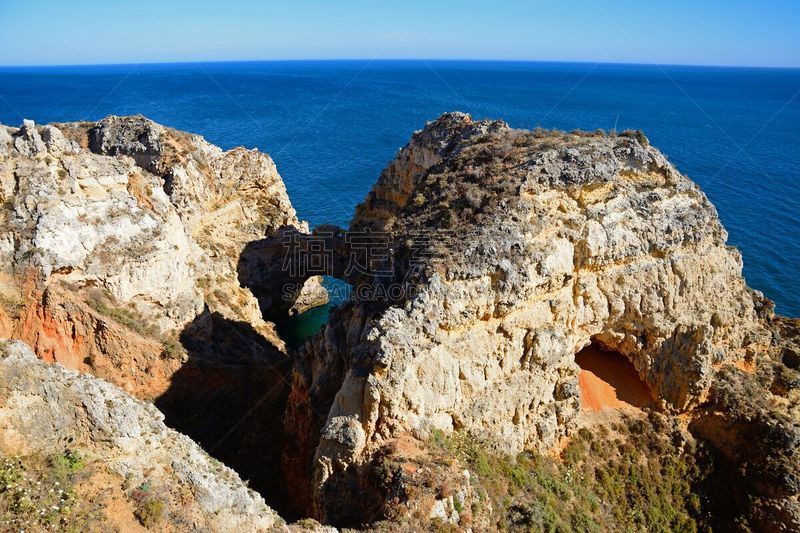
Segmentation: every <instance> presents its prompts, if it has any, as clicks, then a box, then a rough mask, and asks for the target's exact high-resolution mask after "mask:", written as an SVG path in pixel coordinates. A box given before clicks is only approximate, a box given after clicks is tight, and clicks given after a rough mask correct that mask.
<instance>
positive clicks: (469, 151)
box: [285, 114, 798, 524]
mask: <svg viewBox="0 0 800 533" xmlns="http://www.w3.org/2000/svg"><path fill="white" fill-rule="evenodd" d="M350 232H351V233H353V232H355V233H357V234H372V235H375V234H381V235H385V236H387V238H388V242H390V243H391V245H390V246H391V248H390V250H389V251H388V252H387V253H384V254H382V256H381V257H382V260H381V261H379V262H378V263H379V264H378V265H377V266H376V267H375V268H373V269H372V271H371V272H366V273H364V272H360V273H355V274H351V275H350V276H349V277H347V279H348V281H350V282H351V283H352V284H353V285H354V286H355V290H354V292H355V294H356V295H357V298H356V300H355V301H353V302H350V303H348V304H347V305H345V306H343V307H342V308H340V309H338V310H337V311H336V312H335V313H334V314H333V315H332V318H331V320H330V322H329V324H328V325H327V326H326V327H325V329H324V331H323V332H322V333H321V334H320V335H318V336H317V337H315V338H314V339H312V340H311V341H310V342H308V343H307V344H306V345H305V346H304V347H303V348H302V349H301V350H300V354H299V359H298V361H297V363H296V364H295V371H294V378H293V387H292V393H291V397H290V398H291V401H290V403H289V405H288V412H287V428H288V430H289V432H290V433H291V434H292V435H293V438H294V442H295V444H294V445H293V446H292V447H291V449H290V450H289V453H287V456H286V458H285V469H286V470H287V471H288V472H290V476H294V477H296V478H299V479H302V478H304V477H305V479H308V480H309V484H308V485H305V486H302V485H300V492H301V493H302V494H308V495H310V498H309V499H308V501H307V504H308V505H309V508H310V509H312V510H313V512H314V513H315V514H316V515H317V516H318V517H320V518H322V519H325V520H329V521H333V522H334V523H345V524H348V523H355V522H357V521H358V520H359V517H363V516H364V515H370V514H374V515H377V516H380V515H381V513H382V512H384V513H385V510H386V509H385V501H383V500H382V498H383V496H381V494H385V490H384V489H385V487H384V488H383V489H382V488H381V487H380V483H379V482H378V481H376V476H375V469H376V464H377V463H376V460H377V459H376V458H381V460H383V461H384V462H385V458H386V456H387V455H389V456H391V455H392V454H393V453H395V452H393V451H392V450H394V449H396V447H397V442H398V439H404V438H411V439H412V440H414V441H417V442H425V441H427V440H429V439H430V436H431V435H432V434H433V433H435V432H439V431H441V432H445V433H452V432H465V433H468V434H473V435H481V436H489V437H491V440H492V442H493V443H494V446H495V447H496V448H498V449H499V450H501V451H505V452H509V453H517V452H520V451H522V450H538V451H540V452H547V451H548V450H553V449H556V448H557V447H558V446H559V444H560V443H563V442H566V441H567V440H568V439H569V438H570V437H571V436H572V435H574V433H575V430H576V428H577V426H578V423H579V421H580V420H579V419H580V394H581V392H580V387H579V382H578V374H579V368H578V365H577V364H576V360H575V355H576V353H578V352H579V351H580V350H581V349H582V348H584V347H586V346H588V345H590V344H594V345H595V346H598V347H600V348H602V349H604V350H609V351H614V352H617V353H618V354H622V355H623V356H624V357H625V358H627V359H628V360H629V361H630V362H631V363H632V364H633V365H634V367H635V369H636V371H637V372H638V374H639V376H640V379H641V380H642V381H643V382H644V384H645V385H646V386H647V387H648V388H649V390H650V393H651V394H652V396H653V398H654V399H655V400H656V401H657V404H658V405H659V406H660V408H661V410H663V411H664V412H665V413H671V414H672V415H681V414H682V413H684V414H686V416H689V417H694V416H698V417H699V419H703V418H705V416H706V414H707V413H708V410H712V411H714V410H715V409H716V407H714V406H717V405H719V400H718V398H719V389H720V387H722V388H726V387H728V385H725V386H723V385H720V384H722V383H726V384H729V385H730V383H732V382H736V383H737V384H736V385H730V386H729V387H728V388H732V389H736V390H739V391H740V390H741V387H740V384H739V381H740V380H746V379H749V378H748V377H747V373H748V372H750V373H752V372H753V370H752V369H753V368H755V367H758V366H759V365H762V364H763V365H764V366H769V364H771V363H768V362H764V363H762V361H771V359H769V357H768V356H769V355H770V354H772V355H774V354H775V353H777V352H776V350H778V348H777V347H776V346H775V344H774V343H773V337H772V333H771V330H770V324H769V311H768V309H765V307H764V305H763V301H762V299H761V297H760V296H759V295H758V294H756V293H754V292H753V291H751V290H750V289H749V288H748V287H747V285H746V283H745V281H744V279H743V278H742V274H741V272H742V259H741V256H740V254H739V253H738V251H736V250H735V249H733V248H731V247H729V246H727V245H726V239H727V234H726V232H725V230H724V229H723V227H722V226H721V224H720V222H719V219H718V217H717V214H716V211H715V209H714V207H713V206H712V205H711V203H710V202H709V201H708V198H707V197H706V196H705V195H704V194H703V193H702V192H701V191H700V189H699V188H698V187H697V185H695V184H694V183H693V182H691V181H690V180H689V179H688V178H686V177H685V176H683V175H681V174H680V173H679V172H678V171H677V170H676V169H675V168H674V167H673V166H672V165H671V164H670V163H669V162H668V161H667V160H666V158H665V157H664V156H663V155H662V154H661V153H660V152H659V151H658V150H656V149H655V148H653V147H652V146H649V143H648V142H647V139H646V138H645V137H644V136H643V135H641V134H640V133H636V132H630V133H626V134H622V135H607V134H604V133H596V134H595V133H585V132H574V133H572V134H567V133H561V132H550V131H522V130H515V129H512V128H510V127H508V126H507V125H506V124H504V123H503V122H495V121H480V122H479V121H473V120H472V119H471V118H470V117H469V116H466V115H462V114H447V115H444V116H442V117H441V118H440V119H438V120H436V121H435V122H432V123H430V124H428V125H427V126H426V128H425V129H424V130H422V131H421V132H418V133H416V134H415V135H414V136H413V138H412V140H411V142H410V143H409V144H408V145H407V146H406V147H405V148H403V149H402V150H401V151H400V152H399V154H398V156H397V157H396V159H395V160H394V161H393V162H392V163H391V164H390V165H389V166H388V167H387V168H386V170H385V171H384V172H383V174H382V175H381V177H380V179H379V181H378V183H377V184H376V185H375V187H374V188H373V190H372V192H370V194H369V196H368V197H367V199H366V200H365V201H364V202H363V203H362V204H361V205H360V206H359V207H358V208H357V210H356V215H355V217H354V219H353V221H352V223H351V226H350ZM351 252H352V250H351ZM351 257H352V254H351ZM358 295H367V296H366V297H364V298H361V299H359V298H358ZM376 295H378V296H377V297H376ZM770 368H771V367H770ZM741 369H744V371H743V370H741ZM726 376H727V377H726ZM730 376H737V377H736V378H733V377H730ZM742 376H744V377H742ZM758 390H760V391H761V393H760V397H764V402H765V403H768V402H769V401H770V400H768V399H767V396H770V393H769V392H768V391H765V390H764V388H763V387H760V388H758ZM735 396H737V397H742V396H741V395H740V394H738V393H737V394H735ZM751 400H752V398H748V399H747V401H748V402H749V401H751ZM759 401H760V400H759ZM795 401H796V398H795ZM721 410H722V411H725V409H721ZM728 414H729V415H730V414H731V413H728ZM770 416H771V415H770ZM770 416H767V417H765V420H766V419H769V418H770ZM785 420H791V418H787V419H785ZM698 423H700V422H698ZM730 423H731V425H736V422H733V421H730ZM780 427H781V430H780V432H781V433H782V434H783V435H784V436H786V439H788V441H787V440H786V439H784V440H785V442H784V444H782V445H779V446H778V451H775V454H776V455H782V454H784V452H785V453H786V454H787V455H786V457H790V456H791V454H792V451H793V450H796V448H797V440H796V436H797V434H798V433H797V424H796V422H795V423H791V422H790V423H788V425H787V423H783V425H781V426H780ZM718 429H719V431H716V432H712V431H709V434H708V435H707V437H708V438H709V439H710V440H715V439H722V440H724V439H725V438H728V437H722V435H723V434H726V435H730V433H727V430H723V429H720V428H718ZM728 429H730V428H728ZM711 433H713V435H711ZM788 435H793V436H788ZM779 470H780V472H782V473H783V474H782V475H785V476H788V477H787V479H795V480H796V479H797V477H796V476H797V468H796V466H795V467H792V466H791V465H790V464H789V463H786V462H783V463H781V467H780V468H779ZM303 472H305V476H304V475H303V474H302V473H303ZM795 485H796V484H795V483H794V482H793V481H792V482H788V485H785V487H784V488H786V490H785V491H782V492H781V491H779V492H780V495H777V494H775V493H773V494H771V495H770V494H767V493H768V492H769V491H767V493H765V492H763V491H762V492H759V491H758V489H756V492H758V496H759V497H765V498H771V497H774V498H775V499H776V501H780V503H779V504H776V505H778V506H779V507H781V508H782V509H790V511H786V512H787V513H788V514H789V515H791V516H793V517H794V518H793V520H796V519H797V517H798V506H797V487H796V486H795ZM382 491H383V492H382ZM301 497H302V495H300V496H299V498H301ZM353 501H358V502H360V503H361V505H360V507H358V508H355V509H354V508H353V507H352V506H346V505H344V502H353ZM381 506H384V507H383V508H382V507H381Z"/></svg>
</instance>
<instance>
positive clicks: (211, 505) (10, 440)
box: [0, 341, 285, 531]
mask: <svg viewBox="0 0 800 533" xmlns="http://www.w3.org/2000/svg"><path fill="white" fill-rule="evenodd" d="M163 419H164V416H163V415H162V414H161V413H160V412H159V411H158V410H157V409H156V408H155V407H153V406H152V405H151V404H148V403H145V402H142V401H139V400H136V399H134V398H133V397H131V396H130V395H128V394H126V393H124V392H123V391H121V390H119V389H118V388H116V387H114V386H113V385H110V384H109V383H107V382H105V381H102V380H100V379H97V378H95V377H92V376H89V375H86V374H79V373H77V372H74V371H71V370H67V369H65V368H63V367H62V366H60V365H58V364H48V363H45V362H43V361H41V360H38V359H37V358H36V356H35V354H34V353H33V352H32V351H31V350H30V348H28V347H27V346H25V345H24V344H23V343H21V342H18V341H11V342H8V341H0V428H1V429H2V431H0V452H2V453H3V454H4V455H5V456H9V455H15V454H19V455H23V456H24V455H28V454H32V453H43V454H51V453H62V452H63V450H64V446H65V443H69V446H70V447H72V449H74V450H77V451H78V452H79V453H80V454H81V457H83V459H84V460H85V461H87V462H99V463H101V464H102V465H105V466H106V467H107V469H108V473H109V475H110V476H111V480H112V481H106V483H107V484H108V486H96V487H89V488H87V490H88V492H89V493H90V494H92V492H91V491H92V490H94V491H96V493H95V494H94V495H93V497H106V496H107V495H105V496H104V495H103V491H104V490H105V491H108V492H113V491H119V492H121V493H124V489H122V487H123V486H128V487H136V486H139V485H140V484H142V483H147V484H148V486H149V487H150V490H151V491H152V492H153V493H154V494H158V495H159V497H160V498H161V499H162V501H163V503H164V504H165V510H164V514H165V521H166V522H167V523H169V524H174V525H179V524H182V525H181V526H180V528H181V529H183V530H186V531H242V530H246V531H256V530H258V531H265V530H268V529H270V528H285V522H284V521H283V520H282V519H281V518H280V517H279V516H278V515H277V514H276V513H275V512H274V511H273V510H272V509H270V508H269V507H268V506H267V505H266V504H265V503H264V500H263V499H262V498H261V497H260V496H259V495H258V494H256V493H255V492H253V491H252V490H250V489H248V488H247V486H246V485H245V484H244V483H243V482H242V481H241V479H240V478H239V476H237V475H236V473H235V472H233V471H232V470H231V469H229V468H227V467H225V466H223V465H221V464H220V463H219V462H217V461H214V460H213V459H211V457H209V456H208V454H206V453H205V452H204V451H203V450H202V449H201V448H200V447H199V446H198V445H197V444H195V443H194V442H193V441H191V440H190V439H189V438H188V437H186V436H184V435H181V434H180V433H178V432H176V431H174V430H172V429H168V428H167V427H166V426H165V425H164V422H163ZM104 479H106V480H108V477H106V478H104ZM114 480H115V481H114ZM98 494H99V496H98ZM108 512H109V513H110V512H112V510H111V509H109V510H108ZM110 520H112V517H110V516H105V517H103V518H102V519H98V522H96V523H95V526H97V527H102V526H103V525H105V521H110Z"/></svg>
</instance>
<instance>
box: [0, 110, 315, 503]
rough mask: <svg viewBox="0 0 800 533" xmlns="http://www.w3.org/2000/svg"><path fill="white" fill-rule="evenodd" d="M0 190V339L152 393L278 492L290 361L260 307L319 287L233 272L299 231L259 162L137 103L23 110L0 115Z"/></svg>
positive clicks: (177, 422) (171, 420) (269, 491)
mask: <svg viewBox="0 0 800 533" xmlns="http://www.w3.org/2000/svg"><path fill="white" fill-rule="evenodd" d="M0 199H1V200H2V208H0V336H3V337H11V338H16V339H21V340H24V341H25V342H27V343H28V344H29V345H30V346H31V347H32V348H33V350H34V352H35V353H36V354H37V355H38V356H39V357H40V358H43V359H45V360H47V361H55V362H59V363H61V364H62V365H64V366H66V367H68V368H70V369H73V370H79V371H81V372H87V373H91V374H94V375H96V376H99V377H102V378H104V379H107V380H108V381H110V382H111V383H113V384H114V385H117V386H119V387H120V388H122V389H124V390H126V391H128V392H130V393H132V394H133V395H135V396H136V397H138V398H140V399H147V400H154V401H155V402H156V404H157V405H158V407H159V408H160V409H161V410H162V411H163V412H164V413H165V414H166V417H167V423H168V424H169V425H170V426H171V427H173V428H176V429H179V430H180V431H182V432H184V433H186V434H188V435H190V436H191V437H192V438H193V439H195V440H196V441H198V442H199V443H200V444H202V445H203V446H205V447H206V448H207V449H208V450H209V451H210V452H211V453H213V454H214V455H215V457H217V458H220V459H222V460H224V461H225V462H226V464H228V465H229V466H232V467H234V468H236V469H237V470H238V471H239V472H240V473H243V475H246V477H247V478H249V480H250V481H251V483H252V485H251V486H253V487H255V488H257V489H258V490H260V491H262V494H265V495H267V496H268V497H270V501H271V502H276V501H278V500H280V499H281V498H283V495H284V493H285V490H284V488H283V485H282V476H281V475H280V474H281V471H280V454H281V450H282V442H283V436H282V434H283V428H282V414H283V411H284V409H285V401H286V397H287V395H288V392H289V391H288V383H289V380H288V372H289V369H290V362H289V358H288V355H287V353H286V348H285V345H284V343H283V341H282V340H281V338H280V337H279V335H278V334H277V333H276V329H275V324H274V323H273V322H272V321H271V320H274V319H275V318H276V317H279V316H281V314H283V315H286V314H287V313H288V312H289V310H290V309H291V308H295V309H299V310H302V309H304V308H308V307H313V306H315V305H319V304H321V303H323V302H325V301H326V299H327V294H326V292H325V290H324V289H323V288H322V287H321V285H320V284H319V280H318V279H312V280H309V281H308V282H306V283H305V285H304V286H303V287H302V290H301V291H298V294H297V297H298V298H299V297H300V296H302V298H301V299H299V300H298V299H297V298H295V299H292V298H288V299H281V298H280V297H278V298H276V299H274V300H270V301H269V302H267V301H266V300H262V301H261V302H259V300H258V299H257V298H256V296H254V295H253V292H251V290H250V289H249V288H248V287H246V286H244V285H243V284H242V283H240V281H239V274H238V272H237V270H238V266H239V262H240V260H241V255H242V251H243V250H244V249H245V247H246V245H247V244H248V243H249V242H251V241H255V240H258V239H262V238H264V237H265V236H270V235H273V234H274V233H275V232H276V231H277V230H278V229H279V228H286V227H291V228H293V229H294V230H295V231H298V232H301V233H302V232H307V231H308V228H307V226H306V224H305V223H304V222H301V221H300V220H298V218H297V216H296V214H295V211H294V209H293V208H292V205H291V203H290V202H289V199H288V197H287V195H286V189H285V187H284V185H283V182H282V180H281V178H280V176H279V175H278V172H277V170H276V168H275V164H274V163H273V161H272V159H271V158H270V157H269V156H268V155H266V154H263V153H260V152H258V151H257V150H246V149H243V148H235V149H232V150H229V151H223V150H221V149H220V148H218V147H216V146H214V145H212V144H209V143H208V142H206V141H205V140H204V139H203V138H202V137H200V136H197V135H192V134H189V133H185V132H180V131H177V130H174V129H170V128H167V127H164V126H161V125H159V124H156V123H155V122H153V121H151V120H148V119H146V118H144V117H141V116H137V117H114V116H112V117H108V118H106V119H104V120H102V121H99V122H96V123H94V122H82V123H66V124H51V125H48V126H36V125H35V124H34V123H33V122H31V121H26V122H25V123H24V124H23V125H22V127H21V128H20V129H13V128H6V127H0ZM249 281H251V283H253V284H257V283H260V282H262V280H261V278H259V277H258V276H254V280H249ZM290 296H293V295H290ZM267 303H268V304H269V305H271V306H273V307H274V308H265V307H264V304H267ZM265 316H268V317H269V320H265V319H264V317H265ZM265 443H268V444H267V445H265Z"/></svg>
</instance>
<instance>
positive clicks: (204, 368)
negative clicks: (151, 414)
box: [156, 310, 293, 519]
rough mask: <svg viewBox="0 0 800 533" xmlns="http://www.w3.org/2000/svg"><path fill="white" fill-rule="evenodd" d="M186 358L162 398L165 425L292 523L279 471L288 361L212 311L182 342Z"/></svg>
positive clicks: (254, 334) (248, 330)
mask: <svg viewBox="0 0 800 533" xmlns="http://www.w3.org/2000/svg"><path fill="white" fill-rule="evenodd" d="M180 340H181V344H182V345H183V347H184V348H185V349H186V351H187V353H188V360H187V361H186V363H185V364H184V365H183V367H182V368H181V369H180V370H178V372H176V373H175V375H174V376H173V378H172V383H171V385H170V387H169V389H168V390H167V391H166V392H165V393H164V394H163V395H161V396H160V397H159V398H158V399H157V400H156V406H157V407H158V408H159V409H160V410H161V411H162V412H163V413H164V415H165V417H166V420H165V422H166V423H167V425H169V426H170V427H172V428H175V429H176V430H178V431H180V432H182V433H185V434H186V435H188V436H189V437H191V438H192V439H193V440H195V441H196V442H198V443H200V444H201V445H202V446H203V448H204V449H205V450H206V451H207V452H208V453H209V454H210V455H211V456H213V457H214V458H216V459H218V460H219V461H221V462H223V463H224V464H225V465H227V466H229V467H231V468H233V469H234V470H235V471H236V472H237V473H238V474H239V475H240V476H241V478H242V479H244V480H247V481H248V482H249V485H250V487H251V488H253V489H254V490H257V491H258V492H260V493H261V494H262V495H263V496H264V499H265V500H266V501H267V503H268V504H269V505H270V506H271V507H273V508H274V509H276V510H277V511H278V512H280V513H281V515H282V516H284V517H285V518H288V519H292V518H293V516H291V515H292V513H291V509H290V508H289V505H288V502H287V499H286V496H285V495H286V483H285V480H284V477H283V474H282V471H281V452H282V450H283V445H284V441H285V438H284V430H283V413H284V410H285V407H286V399H287V396H288V394H289V381H288V376H289V372H290V369H291V364H290V361H289V358H288V357H287V356H286V354H284V353H282V352H281V351H279V350H278V349H277V348H276V347H275V346H273V345H272V344H270V343H269V342H268V341H267V340H266V339H265V338H264V337H263V336H262V335H260V334H259V333H258V332H257V331H255V330H254V329H253V327H252V326H251V325H250V324H247V323H244V322H236V321H232V320H229V319H226V318H225V317H224V316H222V315H221V314H219V313H211V312H209V311H208V310H206V311H204V312H203V313H202V314H200V315H199V316H198V317H197V318H196V319H195V320H194V321H193V322H192V323H191V324H190V325H189V326H187V327H186V328H185V329H184V331H183V332H182V333H181V336H180Z"/></svg>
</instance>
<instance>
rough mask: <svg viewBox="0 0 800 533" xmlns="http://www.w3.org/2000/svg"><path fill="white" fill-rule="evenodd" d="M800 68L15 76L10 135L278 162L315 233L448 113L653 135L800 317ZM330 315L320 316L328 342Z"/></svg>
mask: <svg viewBox="0 0 800 533" xmlns="http://www.w3.org/2000/svg"><path fill="white" fill-rule="evenodd" d="M799 91H800V69H752V68H717V67H681V66H652V65H614V64H588V63H527V62H464V61H458V62H456V61H329V62H324V61H305V62H301V61H292V62H248V63H194V64H169V65H116V66H83V67H31V68H0V122H2V123H4V124H9V125H19V124H20V123H21V122H22V119H23V118H30V119H33V120H35V121H36V122H37V123H46V122H52V121H73V120H97V119H100V118H102V117H104V116H106V115H109V114H117V115H127V114H143V115H146V116H148V117H150V118H152V119H153V120H156V121H157V122H161V123H163V124H166V125H169V126H172V127H175V128H179V129H182V130H187V131H191V132H195V133H200V134H202V135H204V136H205V137H206V138H207V139H208V140H209V141H211V142H212V143H215V144H218V145H220V146H222V147H223V148H226V149H227V148H231V147H234V146H237V145H244V146H246V147H248V148H252V147H256V148H259V149H260V150H262V151H265V152H268V153H269V154H270V155H271V156H272V157H273V158H274V160H275V162H276V163H277V166H278V170H279V172H280V173H281V176H282V177H283V179H284V181H285V183H286V187H287V189H288V191H289V196H290V197H291V200H292V202H293V204H294V206H295V208H296V209H297V211H298V214H299V216H300V217H301V218H304V219H306V220H308V221H309V222H310V223H311V225H312V226H313V225H317V224H321V223H334V224H339V225H346V224H347V223H348V222H349V220H350V217H351V216H352V214H353V209H354V207H355V205H356V204H357V203H359V202H360V201H361V200H362V199H363V198H364V196H365V195H366V193H367V192H368V191H369V189H370V187H371V185H372V184H373V183H374V182H375V181H376V179H377V177H378V175H379V174H380V172H381V170H382V169H383V167H384V166H385V165H386V164H387V163H388V162H389V161H390V160H391V159H392V158H393V157H394V155H395V154H396V152H397V150H398V148H400V147H401V146H403V145H404V144H406V142H407V141H408V139H409V137H410V135H411V133H412V132H413V131H415V130H418V129H421V128H422V127H423V126H424V124H425V122H426V121H429V120H432V119H434V118H436V117H437V116H438V115H439V114H441V113H443V112H445V111H453V110H459V111H465V112H468V113H471V114H472V115H473V116H474V117H476V118H495V119H503V120H505V121H506V122H508V123H509V124H510V125H512V126H514V127H521V128H533V127H536V126H542V127H545V128H563V129H567V130H571V129H575V128H581V129H586V130H593V129H596V128H603V129H607V130H608V129H612V128H615V127H616V129H617V130H624V129H627V128H634V129H642V130H644V132H645V133H646V134H647V136H648V137H649V138H650V141H651V143H652V144H654V145H655V146H657V147H658V148H660V149H661V150H662V151H663V152H664V153H665V154H666V155H667V157H669V159H670V160H671V161H672V162H673V163H674V164H675V165H676V166H677V168H678V169H679V170H680V171H681V172H683V173H684V174H686V175H688V176H689V177H690V178H692V179H693V180H695V181H696V182H697V183H699V184H700V186H701V187H702V188H703V190H704V191H705V192H706V194H707V195H708V196H709V198H710V199H711V201H712V202H713V203H714V205H716V207H717V210H718V211H719V214H720V217H721V218H722V222H723V224H724V225H725V227H726V228H727V229H728V232H729V242H730V244H732V245H734V246H736V247H738V248H739V249H740V250H741V251H742V254H743V256H744V265H745V266H744V271H745V276H746V278H747V281H748V283H749V284H750V286H752V287H754V288H756V289H758V290H760V291H762V292H763V293H764V294H766V295H767V296H768V297H769V298H771V299H772V300H774V301H775V302H776V304H777V310H778V312H780V313H783V314H787V315H792V316H800V275H798V274H800V273H799V272H798V265H800V93H799ZM325 313H326V311H325V310H320V311H317V316H316V318H314V319H312V322H314V324H315V325H314V327H318V324H319V322H320V321H322V320H324V318H325V317H324V315H325Z"/></svg>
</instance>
